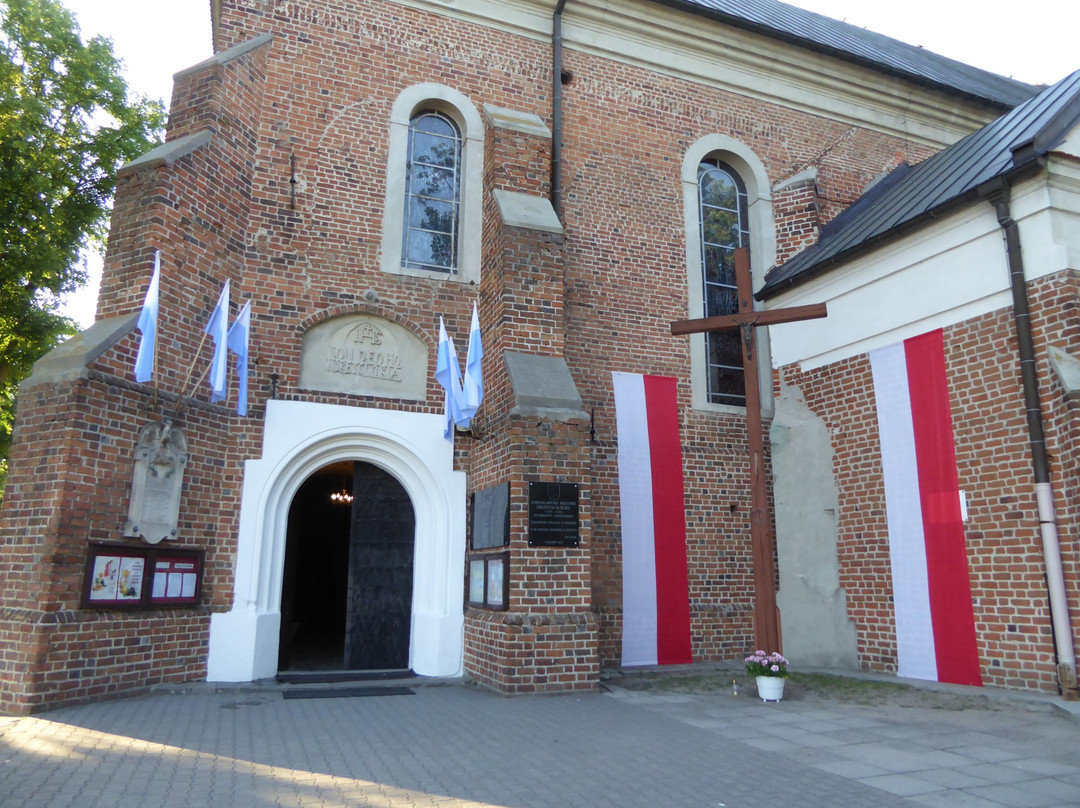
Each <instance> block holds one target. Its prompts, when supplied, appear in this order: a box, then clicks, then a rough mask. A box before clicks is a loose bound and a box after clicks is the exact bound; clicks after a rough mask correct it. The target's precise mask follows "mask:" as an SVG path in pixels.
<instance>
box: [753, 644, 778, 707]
mask: <svg viewBox="0 0 1080 808" xmlns="http://www.w3.org/2000/svg"><path fill="white" fill-rule="evenodd" d="M787 666H788V661H787V660H786V659H785V658H784V657H783V656H781V655H780V654H779V653H778V652H776V651H773V652H772V653H771V654H766V653H765V652H764V651H755V652H754V653H752V654H751V655H750V656H748V657H747V658H746V672H747V673H748V674H750V675H751V676H753V677H755V678H756V680H757V689H758V695H759V696H761V700H762V701H780V699H782V698H783V697H784V680H785V679H787V675H788V672H787Z"/></svg>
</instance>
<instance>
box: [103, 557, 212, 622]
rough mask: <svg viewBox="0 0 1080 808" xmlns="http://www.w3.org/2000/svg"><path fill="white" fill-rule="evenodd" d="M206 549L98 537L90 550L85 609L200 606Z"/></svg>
mask: <svg viewBox="0 0 1080 808" xmlns="http://www.w3.org/2000/svg"><path fill="white" fill-rule="evenodd" d="M203 560H204V553H203V551H202V550H188V549H173V548H171V547H160V546H155V547H140V546H137V545H129V544H105V543H94V544H91V545H90V546H89V548H88V551H87V554H86V576H85V579H84V581H83V596H82V606H83V608H84V609H152V608H156V607H158V606H197V605H198V604H199V598H200V596H201V595H202V579H203Z"/></svg>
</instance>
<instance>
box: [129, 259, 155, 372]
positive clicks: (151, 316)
mask: <svg viewBox="0 0 1080 808" xmlns="http://www.w3.org/2000/svg"><path fill="white" fill-rule="evenodd" d="M160 285H161V250H154V274H153V276H152V277H151V278H150V286H149V287H148V288H147V290H146V299H145V300H144V301H143V304H142V311H141V312H139V324H138V328H139V331H140V332H142V338H141V339H140V340H139V352H138V353H137V354H136V355H135V381H137V382H148V381H150V379H151V378H152V377H153V375H154V349H155V347H156V346H157V321H158V295H159V292H158V288H159V287H160Z"/></svg>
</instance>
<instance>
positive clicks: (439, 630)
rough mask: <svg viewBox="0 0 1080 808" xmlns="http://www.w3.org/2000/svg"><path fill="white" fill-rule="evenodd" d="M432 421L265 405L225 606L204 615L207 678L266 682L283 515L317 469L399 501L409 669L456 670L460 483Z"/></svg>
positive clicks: (437, 423) (271, 660)
mask: <svg viewBox="0 0 1080 808" xmlns="http://www.w3.org/2000/svg"><path fill="white" fill-rule="evenodd" d="M445 425H446V419H445V416H443V415H442V414H441V413H414V412H399V411H393V410H385V409H377V408H365V407H347V406H342V405H335V404H316V403H312V402H301V401H276V400H271V401H268V402H267V404H266V418H265V425H264V430H263V442H262V452H261V456H260V457H257V458H253V459H251V460H248V461H246V462H245V463H244V483H243V495H242V502H241V507H240V524H239V529H238V531H237V545H236V556H235V563H234V571H235V574H234V578H233V584H232V590H233V593H232V594H233V597H232V606H231V608H230V609H229V610H228V611H227V612H215V613H213V614H211V615H210V642H209V653H208V656H207V663H206V678H207V679H208V680H209V681H212V682H251V681H256V680H259V679H266V678H270V677H272V676H274V675H275V674H276V673H277V672H278V670H279V668H278V657H279V654H278V647H279V644H280V639H281V622H282V620H281V603H282V597H281V596H282V594H283V589H284V571H285V550H286V545H287V533H288V521H289V510H290V508H291V506H292V502H293V499H294V498H295V496H296V493H297V492H298V491H299V490H300V487H301V486H302V485H303V484H304V482H305V481H306V480H307V479H308V478H309V477H312V476H313V475H315V474H316V473H317V472H319V470H320V469H322V468H325V467H326V466H329V465H332V464H335V463H339V462H343V461H348V462H363V463H370V464H371V465H374V466H378V467H379V468H380V469H383V470H385V471H387V472H389V473H390V474H391V475H392V476H393V477H394V479H395V480H397V481H398V482H399V483H400V484H401V486H402V487H403V488H404V489H405V491H406V492H408V496H409V500H410V502H411V503H412V507H413V511H414V516H415V519H416V527H415V533H414V535H415V540H414V548H415V549H414V555H413V564H414V567H413V581H414V588H413V593H412V615H411V623H410V636H409V666H410V668H411V669H412V670H413V671H414V672H415V673H417V674H418V675H421V676H461V674H462V671H463V669H464V622H465V619H464V608H463V603H464V597H465V592H464V589H465V587H464V580H465V576H464V575H463V572H462V570H463V567H464V559H465V503H466V496H465V483H466V477H465V473H464V472H463V471H455V470H454V449H453V445H452V444H451V443H450V442H449V441H446V440H445V439H444V438H443V429H444V427H445Z"/></svg>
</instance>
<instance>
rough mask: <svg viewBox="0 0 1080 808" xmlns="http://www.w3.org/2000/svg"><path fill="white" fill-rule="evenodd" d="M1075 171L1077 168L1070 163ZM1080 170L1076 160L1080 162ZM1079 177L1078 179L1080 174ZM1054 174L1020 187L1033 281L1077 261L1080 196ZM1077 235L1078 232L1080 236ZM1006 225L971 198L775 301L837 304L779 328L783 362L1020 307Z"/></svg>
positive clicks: (810, 363)
mask: <svg viewBox="0 0 1080 808" xmlns="http://www.w3.org/2000/svg"><path fill="white" fill-rule="evenodd" d="M1062 168H1063V170H1065V171H1066V172H1068V171H1069V167H1068V166H1062ZM1073 170H1075V167H1074V169H1073ZM1072 182H1073V183H1075V182H1076V178H1074V179H1073V180H1072ZM1069 184H1070V181H1069V180H1068V179H1067V178H1066V176H1065V175H1063V174H1060V173H1057V172H1054V171H1050V172H1043V173H1041V174H1040V175H1038V176H1037V177H1035V178H1033V179H1030V180H1028V181H1026V182H1023V183H1021V184H1020V185H1018V186H1017V187H1015V188H1014V189H1013V192H1012V215H1013V218H1014V219H1016V221H1017V222H1018V223H1019V225H1020V239H1021V242H1022V244H1023V250H1024V269H1025V274H1026V277H1027V279H1028V281H1029V282H1030V281H1032V280H1035V279H1037V278H1039V277H1043V276H1045V275H1050V274H1053V273H1055V272H1059V271H1061V270H1063V269H1066V268H1069V267H1070V266H1071V267H1075V266H1077V264H1076V263H1075V262H1076V259H1077V254H1076V253H1077V245H1075V244H1074V243H1072V242H1074V241H1075V240H1076V236H1075V228H1074V226H1073V225H1074V224H1075V222H1076V214H1077V212H1078V211H1077V210H1075V209H1074V208H1075V207H1076V206H1077V204H1080V195H1078V194H1077V193H1076V192H1075V190H1080V187H1078V188H1077V189H1074V191H1073V192H1072V193H1068V192H1064V193H1063V188H1062V186H1063V185H1069ZM1070 234H1072V235H1070ZM1011 299H1012V298H1011V293H1010V290H1009V267H1008V262H1007V259H1006V255H1005V248H1004V245H1003V242H1002V235H1001V228H1000V226H999V225H998V223H997V218H996V214H995V211H994V208H993V207H992V206H991V205H990V204H989V203H988V202H973V203H971V205H969V206H967V207H964V208H963V209H961V210H959V211H957V212H955V213H953V214H951V215H949V216H946V217H944V218H942V219H940V220H938V221H936V222H933V223H932V224H928V225H927V226H925V227H923V228H921V229H919V230H918V231H916V232H915V233H913V234H911V235H909V236H907V237H905V238H901V239H899V240H897V241H895V242H892V243H890V244H887V245H884V246H882V247H881V248H880V249H877V250H874V251H873V252H871V253H869V254H867V255H864V256H862V257H861V258H857V259H855V260H853V261H851V262H849V263H847V264H845V265H844V266H842V267H840V268H838V269H834V270H832V271H830V272H828V273H826V274H825V275H824V276H823V277H821V278H818V279H816V280H812V281H810V282H808V283H805V284H803V285H801V286H799V287H797V288H796V289H794V290H792V291H790V292H785V293H783V294H780V295H777V296H776V297H774V298H771V299H770V300H769V301H768V308H770V309H771V308H780V307H782V306H797V305H804V304H808V303H827V304H828V307H829V316H828V319H826V320H808V321H803V322H797V323H787V324H785V325H784V326H783V327H782V328H776V329H771V337H772V342H771V345H772V351H773V363H774V365H775V366H776V367H783V366H785V365H792V364H797V365H798V366H799V367H800V368H802V369H803V370H811V369H814V368H818V367H823V366H824V365H829V364H832V363H834V362H839V361H842V360H844V359H847V358H850V357H853V356H858V355H860V354H864V353H866V352H868V351H871V350H873V349H875V348H880V347H883V346H885V345H892V344H894V343H897V342H901V341H903V340H905V339H908V338H909V337H914V336H917V335H919V334H923V333H926V332H927V331H932V330H934V329H936V328H943V327H946V326H950V325H955V324H957V323H960V322H964V321H965V320H969V319H971V318H973V317H978V316H980V315H983V314H987V313H989V312H992V311H997V310H999V309H1003V308H1006V307H1007V306H1009V305H1010V304H1011Z"/></svg>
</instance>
